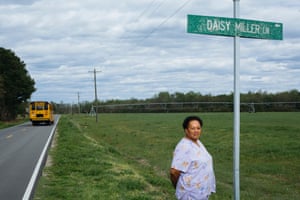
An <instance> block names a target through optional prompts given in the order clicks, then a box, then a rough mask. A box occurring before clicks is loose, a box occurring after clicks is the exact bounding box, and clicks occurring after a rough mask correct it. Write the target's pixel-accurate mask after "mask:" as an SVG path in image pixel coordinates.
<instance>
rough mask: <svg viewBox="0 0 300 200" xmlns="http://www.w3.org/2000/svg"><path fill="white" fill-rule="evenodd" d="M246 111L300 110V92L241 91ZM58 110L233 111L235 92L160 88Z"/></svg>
mask: <svg viewBox="0 0 300 200" xmlns="http://www.w3.org/2000/svg"><path fill="white" fill-rule="evenodd" d="M240 101H241V111H242V112H276V111H277V112H279V111H280V112H298V111H300V92H299V91H298V90H296V89H294V90H290V91H285V92H278V93H268V92H266V91H258V92H248V93H242V94H241V95H240ZM53 104H54V107H55V109H56V111H57V112H58V113H87V114H89V113H94V112H99V113H101V112H104V113H112V112H232V111H233V93H231V94H228V95H226V94H222V95H211V94H206V95H202V94H201V93H200V92H193V91H190V92H187V93H181V92H175V93H169V92H160V93H158V94H156V95H154V96H153V97H152V98H148V99H135V98H131V99H128V100H118V99H112V100H107V101H99V102H95V101H93V102H81V103H80V104H74V105H70V104H64V103H60V104H56V103H53Z"/></svg>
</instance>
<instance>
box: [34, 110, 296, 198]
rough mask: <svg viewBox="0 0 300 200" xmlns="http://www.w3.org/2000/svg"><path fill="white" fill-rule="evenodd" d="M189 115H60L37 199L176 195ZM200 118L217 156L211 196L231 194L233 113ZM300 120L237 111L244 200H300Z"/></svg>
mask: <svg viewBox="0 0 300 200" xmlns="http://www.w3.org/2000/svg"><path fill="white" fill-rule="evenodd" d="M194 114H195V113H194ZM196 114H197V113H196ZM187 115H189V114H188V113H180V114H100V115H99V121H98V123H96V122H95V118H94V117H90V116H86V115H80V116H79V115H73V116H70V115H65V116H62V117H61V120H60V123H59V125H58V132H57V134H56V139H55V141H56V142H55V145H54V147H53V148H52V149H51V151H50V153H49V154H50V156H51V160H52V161H51V164H50V165H48V166H46V167H45V169H44V172H43V176H42V177H41V179H40V182H39V184H38V187H37V192H36V194H35V199H103V200H119V199H120V200H121V199H124V200H151V199H153V200H160V199H161V200H172V199H175V198H174V189H173V188H172V186H171V182H170V181H169V178H168V172H169V168H170V164H171V159H172V152H173V150H174V148H175V145H176V144H177V142H178V141H179V140H180V139H181V137H183V131H182V128H181V124H182V120H183V119H184V117H186V116H187ZM197 115H199V116H201V117H202V118H203V120H204V127H203V134H202V136H201V141H202V142H203V143H204V144H205V146H206V147H207V149H208V151H209V152H210V153H211V154H212V156H213V158H214V167H215V174H216V179H217V193H216V194H213V195H212V196H211V198H210V199H212V200H216V199H218V200H226V199H232V198H233V197H232V196H233V169H232V166H233V164H232V163H233V161H232V156H233V146H232V144H233V142H232V141H233V114H232V113H201V114H197ZM299 119H300V113H252V114H250V113H241V134H240V140H241V141H240V146H241V152H240V186H241V188H240V192H241V199H243V200H244V199H245V200H248V199H249V200H252V199H255V200H265V199H272V200H274V199H275V200H276V199H278V200H285V199H286V200H296V199H300V120H299Z"/></svg>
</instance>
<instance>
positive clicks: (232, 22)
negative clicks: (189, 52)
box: [187, 0, 283, 200]
mask: <svg viewBox="0 0 300 200" xmlns="http://www.w3.org/2000/svg"><path fill="white" fill-rule="evenodd" d="M239 3H240V0H233V10H234V13H233V16H234V18H225V17H211V16H198V15H188V27H187V32H188V33H196V34H209V35H221V36H230V37H233V38H234V39H233V40H234V123H233V125H234V131H233V140H234V144H233V145H234V146H233V179H234V199H235V200H239V199H240V37H245V38H256V39H270V40H282V29H283V25H282V23H277V22H264V21H255V20H246V19H240V18H239V16H240V5H239Z"/></svg>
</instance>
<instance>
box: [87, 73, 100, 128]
mask: <svg viewBox="0 0 300 200" xmlns="http://www.w3.org/2000/svg"><path fill="white" fill-rule="evenodd" d="M89 72H92V73H94V87H95V104H96V105H95V107H96V122H98V97H97V78H96V74H97V72H101V71H96V68H94V71H89Z"/></svg>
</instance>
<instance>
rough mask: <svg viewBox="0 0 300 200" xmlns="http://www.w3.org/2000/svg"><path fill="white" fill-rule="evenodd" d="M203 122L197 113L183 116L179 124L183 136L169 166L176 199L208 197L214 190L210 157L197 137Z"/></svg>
mask: <svg viewBox="0 0 300 200" xmlns="http://www.w3.org/2000/svg"><path fill="white" fill-rule="evenodd" d="M202 125H203V122H202V120H201V119H200V118H199V117H197V116H189V117H187V118H185V120H184V121H183V124H182V126H183V130H184V133H185V137H183V138H182V139H181V140H180V142H179V143H178V144H177V146H176V148H175V151H174V155H173V160H172V165H171V169H170V179H171V181H172V184H173V186H174V187H175V188H176V197H177V199H179V200H207V199H208V198H209V196H210V194H211V193H212V192H216V182H215V175H214V170H213V160H212V157H211V155H210V154H209V153H208V151H207V150H206V148H205V147H204V145H203V144H202V143H201V142H200V140H199V137H200V135H201V131H202Z"/></svg>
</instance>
